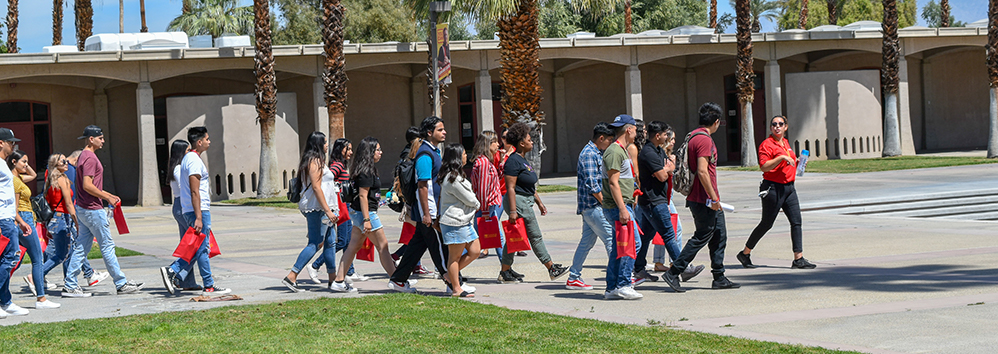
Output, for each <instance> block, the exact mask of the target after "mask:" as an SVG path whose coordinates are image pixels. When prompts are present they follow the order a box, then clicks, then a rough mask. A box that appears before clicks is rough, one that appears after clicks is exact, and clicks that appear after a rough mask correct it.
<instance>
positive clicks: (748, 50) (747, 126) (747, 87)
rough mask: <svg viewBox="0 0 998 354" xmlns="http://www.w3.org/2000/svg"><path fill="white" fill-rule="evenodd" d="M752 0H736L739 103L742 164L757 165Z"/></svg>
mask: <svg viewBox="0 0 998 354" xmlns="http://www.w3.org/2000/svg"><path fill="white" fill-rule="evenodd" d="M750 4H751V2H750V0H736V1H735V16H737V17H736V22H737V28H738V30H737V33H736V34H735V36H736V37H735V38H736V39H737V40H738V51H737V54H736V61H737V67H736V69H735V76H736V77H737V81H738V82H737V84H736V86H737V88H738V103H739V106H740V108H741V110H742V121H741V134H742V146H741V149H742V153H741V154H742V156H741V157H742V166H757V165H758V164H759V160H758V157H757V156H756V152H755V133H754V132H753V131H752V123H753V120H752V100H753V99H754V98H755V86H754V85H755V69H754V68H753V66H752V31H751V25H752V22H753V18H752V9H751V6H750Z"/></svg>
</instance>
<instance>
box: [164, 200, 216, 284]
mask: <svg viewBox="0 0 998 354" xmlns="http://www.w3.org/2000/svg"><path fill="white" fill-rule="evenodd" d="M173 220H175V221H177V229H179V230H180V239H181V240H183V239H184V234H186V233H187V229H188V228H190V226H189V225H187V220H186V219H184V208H183V207H181V206H180V197H177V198H174V199H173ZM208 229H209V230H211V225H208ZM191 270H193V268H191ZM178 285H180V288H182V289H191V288H196V287H197V286H198V282H197V281H196V280H194V278H192V277H185V278H183V280H181V281H180V284H178Z"/></svg>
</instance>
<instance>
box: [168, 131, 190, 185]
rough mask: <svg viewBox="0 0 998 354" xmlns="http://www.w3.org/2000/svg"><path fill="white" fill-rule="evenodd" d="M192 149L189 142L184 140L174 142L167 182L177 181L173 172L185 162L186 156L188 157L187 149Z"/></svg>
mask: <svg viewBox="0 0 998 354" xmlns="http://www.w3.org/2000/svg"><path fill="white" fill-rule="evenodd" d="M190 148H191V144H189V143H188V142H187V140H182V139H177V140H174V141H173V145H170V163H169V164H168V165H167V166H168V167H167V168H166V175H167V176H169V178H167V179H166V181H167V182H173V181H174V180H175V179H176V176H174V175H173V170H174V169H176V168H177V165H179V164H180V162H181V161H183V160H184V155H187V149H190Z"/></svg>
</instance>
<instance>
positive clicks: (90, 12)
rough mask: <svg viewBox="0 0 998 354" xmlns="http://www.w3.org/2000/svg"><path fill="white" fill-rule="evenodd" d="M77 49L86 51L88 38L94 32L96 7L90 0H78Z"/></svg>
mask: <svg viewBox="0 0 998 354" xmlns="http://www.w3.org/2000/svg"><path fill="white" fill-rule="evenodd" d="M75 13H76V48H77V49H79V50H80V51H81V52H82V51H83V50H84V49H85V48H84V47H85V45H86V42H87V38H89V37H90V35H91V34H93V30H94V7H93V4H91V2H90V0H76V7H75Z"/></svg>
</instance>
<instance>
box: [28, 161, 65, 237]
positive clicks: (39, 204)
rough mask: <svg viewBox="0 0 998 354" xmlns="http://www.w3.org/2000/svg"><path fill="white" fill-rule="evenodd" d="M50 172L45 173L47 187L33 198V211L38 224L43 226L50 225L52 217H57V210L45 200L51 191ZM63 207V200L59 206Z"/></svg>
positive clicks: (60, 200)
mask: <svg viewBox="0 0 998 354" xmlns="http://www.w3.org/2000/svg"><path fill="white" fill-rule="evenodd" d="M48 177H49V172H48V171H45V187H43V188H42V192H41V193H38V195H36V196H34V197H31V210H34V212H35V216H36V217H37V219H36V220H35V221H36V222H40V223H42V225H48V223H49V221H50V220H52V217H53V216H55V210H53V208H52V206H51V205H49V202H48V200H46V199H45V193H48V190H49V179H48ZM60 205H62V199H59V204H56V206H60Z"/></svg>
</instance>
